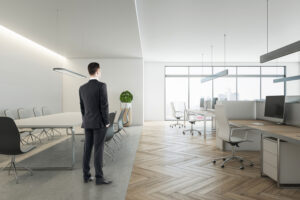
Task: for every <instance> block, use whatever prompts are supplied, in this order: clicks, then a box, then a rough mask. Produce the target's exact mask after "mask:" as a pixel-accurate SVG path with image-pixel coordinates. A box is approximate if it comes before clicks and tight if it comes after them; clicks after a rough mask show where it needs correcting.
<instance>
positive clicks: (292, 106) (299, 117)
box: [256, 97, 300, 126]
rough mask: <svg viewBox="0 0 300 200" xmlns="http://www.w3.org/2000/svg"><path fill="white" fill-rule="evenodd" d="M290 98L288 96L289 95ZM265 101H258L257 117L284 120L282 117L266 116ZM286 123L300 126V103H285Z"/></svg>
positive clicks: (276, 120)
mask: <svg viewBox="0 0 300 200" xmlns="http://www.w3.org/2000/svg"><path fill="white" fill-rule="evenodd" d="M287 98H288V97H287ZM264 112H265V102H262V101H261V102H256V113H257V114H256V119H262V120H268V121H274V122H282V120H281V119H274V118H269V117H265V116H264ZM285 123H286V124H288V125H293V126H300V103H299V102H289V101H287V103H286V104H285Z"/></svg>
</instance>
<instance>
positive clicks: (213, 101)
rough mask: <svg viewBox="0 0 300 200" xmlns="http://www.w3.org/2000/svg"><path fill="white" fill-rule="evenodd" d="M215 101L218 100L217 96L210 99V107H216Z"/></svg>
mask: <svg viewBox="0 0 300 200" xmlns="http://www.w3.org/2000/svg"><path fill="white" fill-rule="evenodd" d="M217 101H218V98H216V97H215V98H213V100H212V105H211V107H212V109H215V107H216V104H217Z"/></svg>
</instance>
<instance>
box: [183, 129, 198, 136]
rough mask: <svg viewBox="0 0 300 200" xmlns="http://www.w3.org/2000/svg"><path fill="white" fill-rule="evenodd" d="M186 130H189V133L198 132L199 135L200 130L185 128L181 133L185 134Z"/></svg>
mask: <svg viewBox="0 0 300 200" xmlns="http://www.w3.org/2000/svg"><path fill="white" fill-rule="evenodd" d="M186 132H189V133H190V134H191V135H194V133H198V134H199V135H201V131H198V130H195V129H187V130H184V131H182V134H183V135H185V134H186Z"/></svg>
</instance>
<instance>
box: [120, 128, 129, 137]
mask: <svg viewBox="0 0 300 200" xmlns="http://www.w3.org/2000/svg"><path fill="white" fill-rule="evenodd" d="M122 131H124V133H125V135H126V136H129V135H128V133H127V131H125V129H124V128H122Z"/></svg>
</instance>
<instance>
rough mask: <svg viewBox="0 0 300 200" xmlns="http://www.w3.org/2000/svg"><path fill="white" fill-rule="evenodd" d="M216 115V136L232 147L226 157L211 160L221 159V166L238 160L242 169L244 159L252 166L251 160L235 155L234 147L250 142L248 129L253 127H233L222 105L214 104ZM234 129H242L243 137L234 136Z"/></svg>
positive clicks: (214, 161)
mask: <svg viewBox="0 0 300 200" xmlns="http://www.w3.org/2000/svg"><path fill="white" fill-rule="evenodd" d="M215 115H216V126H217V137H219V138H221V139H222V140H223V141H225V142H227V143H229V144H230V145H231V147H232V150H231V155H229V156H226V157H221V158H217V159H214V160H213V163H214V164H215V163H216V162H217V160H223V163H222V164H221V167H222V168H224V166H225V164H226V163H227V162H229V161H231V160H238V161H239V162H240V163H241V166H240V169H244V161H247V162H248V163H249V165H250V166H253V165H254V164H253V162H252V161H250V160H247V159H244V158H242V157H240V156H236V155H235V153H236V148H237V147H239V144H240V143H243V142H251V141H249V140H248V139H247V136H248V131H253V129H250V128H245V127H233V126H230V125H229V122H228V119H227V115H226V110H225V107H224V105H216V107H215ZM236 131H243V132H244V137H243V138H242V137H236V136H234V133H235V132H236Z"/></svg>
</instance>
